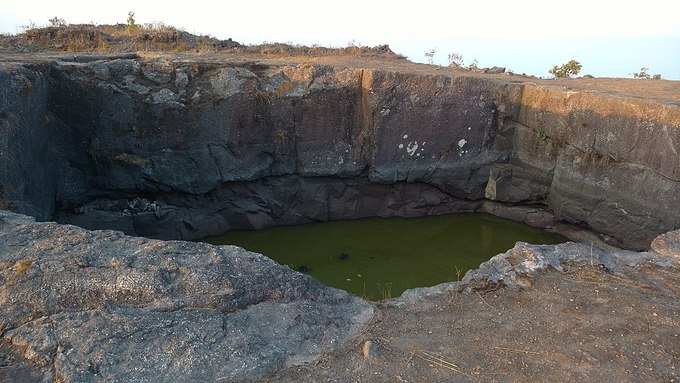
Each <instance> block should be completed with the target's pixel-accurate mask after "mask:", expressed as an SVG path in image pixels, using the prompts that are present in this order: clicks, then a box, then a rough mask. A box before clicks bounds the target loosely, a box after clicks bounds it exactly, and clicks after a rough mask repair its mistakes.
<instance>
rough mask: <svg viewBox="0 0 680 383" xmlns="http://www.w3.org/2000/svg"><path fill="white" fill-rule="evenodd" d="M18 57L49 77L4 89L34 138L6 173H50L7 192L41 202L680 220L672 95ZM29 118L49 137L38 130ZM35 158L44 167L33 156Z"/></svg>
mask: <svg viewBox="0 0 680 383" xmlns="http://www.w3.org/2000/svg"><path fill="white" fill-rule="evenodd" d="M6 66H7V67H5V68H3V72H2V77H0V79H5V80H3V81H13V80H8V79H13V78H16V77H17V75H16V73H19V72H21V71H24V72H30V73H33V77H31V78H32V79H34V80H31V81H34V82H35V83H36V84H41V85H40V86H42V88H41V89H45V91H44V92H43V93H37V94H36V95H35V101H31V102H35V103H38V104H40V105H42V109H39V108H38V109H32V110H31V111H28V110H25V109H21V105H19V103H20V102H24V103H25V102H28V101H27V100H26V99H25V98H22V96H21V93H20V89H19V88H18V86H15V85H12V86H14V88H16V89H17V90H16V91H13V92H11V93H10V94H9V95H8V96H6V97H7V98H6V99H7V100H9V101H5V102H4V103H3V104H2V110H3V111H4V112H3V113H4V114H3V115H6V116H11V117H2V118H0V122H2V123H3V124H4V125H0V126H2V127H3V129H4V130H11V129H16V128H12V126H24V127H25V128H21V129H18V131H20V132H21V134H22V136H21V137H23V138H22V139H23V140H24V142H26V143H27V144H26V145H25V146H24V147H25V149H18V148H19V147H17V146H11V145H10V146H8V147H11V148H12V149H11V150H14V151H15V152H7V151H5V152H3V153H2V155H3V156H4V157H3V159H4V160H5V163H11V164H12V165H5V166H8V168H7V169H8V170H7V171H6V172H5V173H3V175H2V177H3V178H2V184H3V185H8V184H12V182H11V180H12V179H21V180H22V181H21V182H24V183H26V184H27V185H28V184H31V183H32V185H43V184H44V185H45V188H44V189H43V188H38V187H33V188H31V187H27V188H25V190H33V193H34V194H35V190H44V192H41V193H42V194H44V196H42V195H41V196H36V195H28V194H27V192H25V193H24V194H21V193H19V194H17V193H16V192H13V193H14V194H11V193H8V191H6V190H5V191H0V192H1V193H2V194H0V201H4V203H5V204H6V205H8V206H7V207H8V208H10V209H13V210H15V211H19V212H25V213H28V214H31V215H35V216H38V217H50V216H52V217H56V218H57V219H58V220H61V221H64V222H71V223H75V224H77V225H80V226H83V227H88V228H107V229H119V230H122V231H125V232H127V233H130V234H137V235H143V236H147V237H155V238H170V239H173V238H184V239H194V238H200V237H204V236H208V235H214V234H219V233H222V232H225V231H227V230H232V229H249V228H262V227H266V226H272V225H282V224H300V223H306V222H314V221H325V220H333V219H350V218H359V217H366V216H395V215H398V216H422V215H430V214H441V213H449V212H460V211H474V210H480V209H481V210H484V211H492V212H496V211H497V209H496V208H497V205H493V206H495V207H492V208H490V207H489V206H491V205H489V201H495V202H498V203H501V204H505V205H508V204H509V205H530V206H539V207H543V208H544V209H547V210H548V211H549V215H550V217H552V218H550V219H549V220H548V221H550V220H553V218H554V220H555V221H557V220H564V221H567V222H571V223H576V224H579V225H583V226H586V227H589V228H592V229H594V230H595V231H597V232H600V233H603V234H605V235H607V236H609V237H610V238H609V239H611V240H612V241H613V242H615V243H617V244H621V245H624V246H627V247H631V248H647V247H648V246H649V243H650V241H651V239H652V238H653V237H654V236H655V235H656V234H659V233H661V232H664V231H668V230H670V229H673V228H676V227H678V226H680V215H679V214H677V213H676V212H675V211H674V209H672V206H680V205H679V203H680V183H679V182H678V181H679V180H680V176H679V175H678V174H680V156H679V155H678V150H680V111H679V109H680V108H678V107H677V106H676V105H665V104H661V103H654V102H650V101H644V100H636V99H624V98H616V97H613V96H607V95H604V94H600V93H590V92H583V91H581V92H572V91H565V90H562V89H559V88H556V87H548V86H538V85H535V84H528V83H523V82H514V81H507V80H501V79H496V78H489V77H486V78H484V77H478V76H477V77H476V76H473V75H469V76H458V75H455V76H452V75H434V74H417V73H404V72H398V71H394V72H392V71H387V70H376V69H361V68H353V67H349V68H344V67H337V66H324V65H312V64H261V63H260V64H258V63H247V62H245V63H243V62H242V63H233V62H232V63H209V62H197V61H181V60H175V61H169V60H164V59H156V60H141V59H112V60H99V61H94V62H89V63H75V62H63V61H57V62H54V63H50V64H49V65H47V64H45V65H43V66H41V67H26V66H22V65H19V64H14V65H13V66H12V65H10V64H6ZM17 121H20V122H17ZM12 124H14V125H12ZM21 124H23V125H21ZM31 131H35V132H40V134H42V135H40V138H41V139H42V140H43V141H40V142H37V143H35V142H33V141H30V140H28V138H26V137H28V134H29V132H31ZM46 142H49V146H48V148H49V151H47V150H45V147H44V145H45V143H46ZM28 143H32V144H33V145H28ZM41 143H42V145H43V146H41ZM17 152H18V153H19V154H17ZM22 156H23V157H22ZM26 156H34V157H36V158H30V159H29V158H25V157H26ZM24 159H25V161H24ZM29 160H30V161H29ZM26 161H29V162H30V163H31V164H32V165H31V166H33V167H35V168H36V169H39V171H37V172H30V171H29V172H22V171H23V170H22V169H21V166H20V165H19V164H21V163H23V162H26ZM50 169H54V170H50ZM12 177H13V178H12ZM43 197H44V198H43ZM12 201H14V202H12ZM47 201H49V202H50V203H51V204H49V203H47ZM543 221H545V220H543Z"/></svg>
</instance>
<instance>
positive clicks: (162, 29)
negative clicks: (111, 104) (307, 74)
mask: <svg viewBox="0 0 680 383" xmlns="http://www.w3.org/2000/svg"><path fill="white" fill-rule="evenodd" d="M55 19H56V18H55ZM0 48H5V49H11V50H18V51H23V52H38V51H55V50H56V51H67V52H101V53H119V52H138V51H144V52H153V51H156V52H185V51H195V52H217V51H231V52H240V53H251V54H261V55H267V56H332V55H343V56H345V55H346V56H365V55H370V56H384V57H399V56H398V55H396V54H395V53H394V52H392V51H391V50H390V48H389V46H387V45H381V46H377V47H361V46H353V45H352V46H348V47H344V48H326V47H319V46H311V47H309V46H303V45H291V44H280V43H263V44H260V45H251V46H245V45H241V44H239V43H238V42H236V41H234V40H232V39H227V40H220V39H217V38H214V37H211V36H197V35H194V34H191V33H189V32H186V31H183V30H181V29H178V28H175V27H172V26H168V25H165V24H144V25H138V24H134V23H131V22H130V21H129V20H128V23H127V24H116V25H93V24H65V23H61V22H52V21H51V24H50V26H46V27H29V28H26V30H25V31H24V32H23V33H20V34H18V35H5V36H0Z"/></svg>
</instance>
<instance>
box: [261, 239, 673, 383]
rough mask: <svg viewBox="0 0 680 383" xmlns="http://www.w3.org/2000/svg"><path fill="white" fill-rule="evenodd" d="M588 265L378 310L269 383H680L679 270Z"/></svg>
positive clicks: (411, 297)
mask: <svg viewBox="0 0 680 383" xmlns="http://www.w3.org/2000/svg"><path fill="white" fill-rule="evenodd" d="M557 249H558V250H557V251H558V252H561V253H573V252H576V251H579V250H580V251H585V250H587V248H585V247H580V249H579V248H578V247H571V248H569V247H567V246H564V245H560V246H558V247H557ZM532 251H534V250H528V252H532ZM523 252H527V249H526V248H524V249H522V246H518V247H516V248H515V249H514V250H513V251H511V253H514V254H515V255H518V254H520V253H523ZM595 252H596V253H599V252H597V251H595ZM588 257H589V255H587V256H586V258H585V259H583V258H582V259H581V260H580V261H577V262H570V261H569V262H567V263H566V264H565V265H563V270H562V271H557V270H555V269H552V268H550V270H547V271H545V272H542V273H540V274H537V275H534V276H533V277H531V278H527V279H525V280H524V281H523V282H522V284H523V285H524V286H525V287H523V288H519V287H517V286H516V287H514V288H508V287H498V286H493V285H486V286H477V287H478V288H479V287H481V289H475V288H469V286H467V288H466V286H464V285H462V284H461V285H456V284H451V285H448V286H441V287H440V288H437V289H429V290H428V289H424V290H421V291H414V292H412V293H410V294H409V293H408V292H407V293H406V295H405V296H404V297H402V298H400V299H397V300H394V301H391V302H386V303H382V304H380V305H379V312H378V315H376V319H375V320H374V321H373V323H372V324H371V325H370V327H369V329H368V330H367V331H365V332H364V333H362V334H361V335H360V336H359V337H358V338H357V339H356V340H355V341H354V342H352V343H351V344H349V345H347V346H346V347H344V348H343V349H341V350H338V351H337V352H334V353H332V354H330V355H326V356H324V357H323V358H322V359H320V360H319V361H318V362H316V363H313V364H310V365H305V366H302V367H296V368H291V369H288V370H286V371H283V372H281V373H278V374H276V375H274V376H270V377H269V379H268V381H271V382H281V381H289V382H678V381H680V304H679V303H678V297H679V296H680V268H679V267H678V264H677V263H676V264H675V265H674V266H670V264H666V265H664V266H663V267H662V266H659V265H654V264H653V262H652V263H650V262H648V261H647V260H645V261H643V262H641V263H640V264H637V265H636V266H632V267H631V266H619V267H614V270H616V271H613V270H611V269H609V268H608V267H605V266H604V265H603V264H602V263H601V260H600V259H599V258H598V256H594V258H593V259H594V260H593V263H592V264H591V263H590V261H589V260H587V258H588ZM525 277H526V275H525ZM460 289H462V290H463V291H462V292H461V291H460Z"/></svg>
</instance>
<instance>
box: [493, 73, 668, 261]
mask: <svg viewBox="0 0 680 383" xmlns="http://www.w3.org/2000/svg"><path fill="white" fill-rule="evenodd" d="M521 100H522V101H521V109H520V113H519V115H518V116H517V118H516V119H515V121H514V122H513V130H514V140H513V148H514V149H513V152H512V156H511V159H510V161H509V162H508V163H506V164H499V165H496V166H495V167H494V169H493V170H492V172H491V177H490V183H489V185H488V187H487V193H486V196H487V198H489V199H494V200H498V201H505V202H511V203H533V202H541V203H547V205H548V206H549V207H550V209H551V210H552V211H553V212H554V214H555V215H556V217H557V218H558V219H562V220H566V221H569V222H573V223H578V224H582V225H585V226H588V227H590V228H592V229H593V230H595V231H597V232H600V233H603V234H606V235H609V236H611V237H614V238H617V239H619V241H620V244H622V245H624V246H627V247H632V248H639V249H644V248H649V243H650V241H651V239H652V238H653V237H654V235H655V234H658V233H661V232H664V231H667V230H670V229H673V228H677V227H680V213H679V212H678V210H677V208H676V207H678V206H680V154H679V153H680V108H679V107H678V106H677V105H670V104H669V105H664V104H660V103H654V102H649V101H646V100H639V99H621V98H616V97H611V96H604V95H602V94H595V93H589V92H568V91H563V90H561V89H555V88H546V87H536V86H525V88H524V91H523V94H522V99H521Z"/></svg>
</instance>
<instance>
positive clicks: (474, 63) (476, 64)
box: [468, 59, 479, 70]
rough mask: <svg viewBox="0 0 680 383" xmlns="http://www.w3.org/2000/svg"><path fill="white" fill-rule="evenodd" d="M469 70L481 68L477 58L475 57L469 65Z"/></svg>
mask: <svg viewBox="0 0 680 383" xmlns="http://www.w3.org/2000/svg"><path fill="white" fill-rule="evenodd" d="M468 69H469V70H478V69H479V61H477V59H473V60H472V62H471V63H470V65H468Z"/></svg>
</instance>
